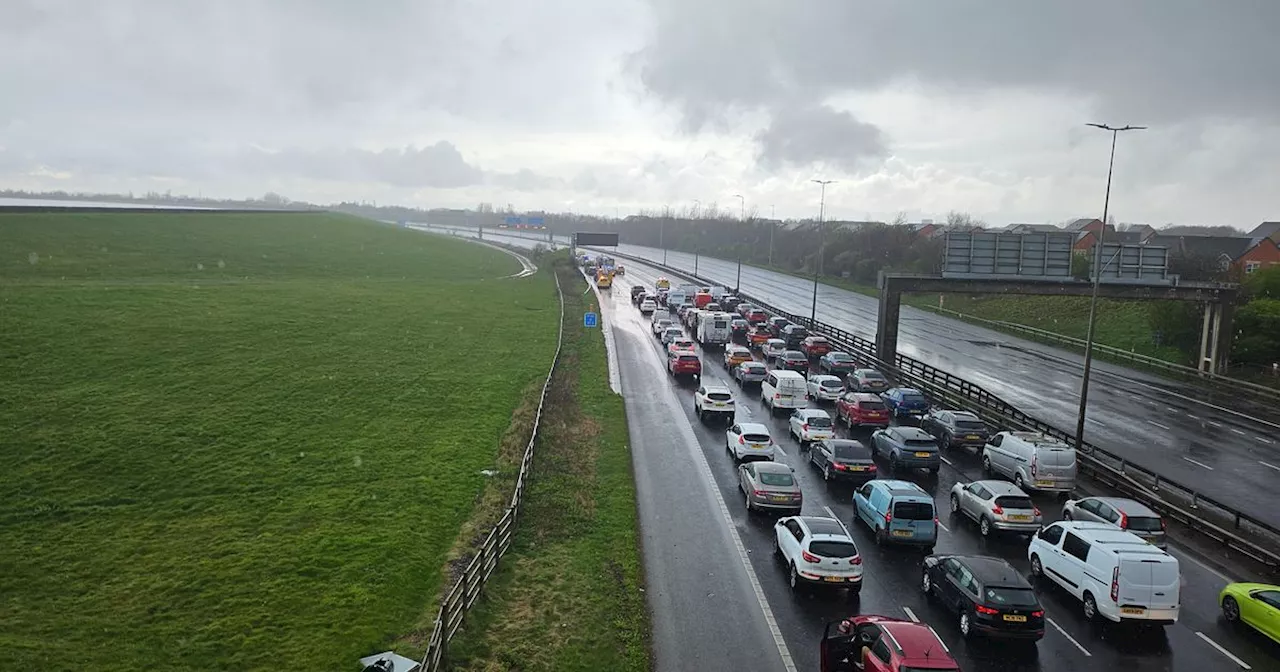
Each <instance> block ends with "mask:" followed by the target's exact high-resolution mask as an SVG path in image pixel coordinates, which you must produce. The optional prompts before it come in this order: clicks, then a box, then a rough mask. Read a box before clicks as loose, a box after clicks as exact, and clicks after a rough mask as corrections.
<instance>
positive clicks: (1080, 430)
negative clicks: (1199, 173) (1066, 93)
mask: <svg viewBox="0 0 1280 672" xmlns="http://www.w3.org/2000/svg"><path fill="white" fill-rule="evenodd" d="M1087 125H1088V126H1093V127H1094V128H1101V129H1102V130H1104V131H1111V158H1110V159H1109V160H1108V161H1107V191H1106V196H1105V197H1103V199H1102V226H1101V227H1099V228H1098V240H1097V242H1095V243H1094V255H1093V268H1092V269H1091V270H1092V271H1093V293H1092V295H1091V297H1090V298H1089V330H1088V333H1087V334H1086V335H1085V339H1084V374H1083V376H1082V377H1081V379H1080V410H1079V412H1078V414H1077V415H1076V450H1077V451H1079V450H1080V449H1081V448H1082V447H1083V445H1084V419H1085V411H1086V409H1087V407H1088V404H1089V372H1090V371H1091V370H1092V369H1093V332H1094V329H1095V327H1096V326H1097V315H1098V287H1099V286H1100V285H1101V284H1102V241H1103V238H1104V237H1105V236H1106V233H1107V217H1108V216H1109V214H1110V209H1111V174H1112V171H1113V170H1114V169H1115V165H1116V136H1118V135H1119V134H1120V131H1140V130H1142V129H1144V128H1146V126H1129V125H1126V126H1108V125H1106V124H1087Z"/></svg>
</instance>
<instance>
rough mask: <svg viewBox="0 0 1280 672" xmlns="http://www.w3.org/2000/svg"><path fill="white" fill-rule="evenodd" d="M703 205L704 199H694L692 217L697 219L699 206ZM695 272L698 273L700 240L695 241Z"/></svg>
mask: <svg viewBox="0 0 1280 672" xmlns="http://www.w3.org/2000/svg"><path fill="white" fill-rule="evenodd" d="M700 207H702V201H699V200H698V199H696V198H695V199H693V216H692V217H690V219H697V217H698V208H700ZM693 274H694V275H697V274H698V241H697V240H695V241H693Z"/></svg>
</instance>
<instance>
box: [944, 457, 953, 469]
mask: <svg viewBox="0 0 1280 672" xmlns="http://www.w3.org/2000/svg"><path fill="white" fill-rule="evenodd" d="M942 461H943V462H946V463H947V466H948V467H953V466H955V465H953V464H951V460H948V459H947V458H946V457H945V456H943V457H942Z"/></svg>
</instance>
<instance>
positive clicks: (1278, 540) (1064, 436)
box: [611, 253, 1280, 571]
mask: <svg viewBox="0 0 1280 672" xmlns="http://www.w3.org/2000/svg"><path fill="white" fill-rule="evenodd" d="M611 254H613V255H614V256H617V257H621V258H624V259H631V260H633V261H637V262H640V263H643V264H645V265H648V266H653V267H655V268H659V269H662V270H663V271H665V272H667V273H669V274H671V275H673V276H681V277H686V278H690V279H693V280H696V281H698V282H701V283H704V284H708V285H715V284H723V283H719V282H717V281H715V280H712V279H710V278H706V277H703V276H699V275H694V274H692V273H690V272H688V271H686V270H683V269H678V268H674V267H671V266H666V265H663V264H660V263H657V262H654V261H652V260H649V259H645V258H643V257H635V256H631V255H626V254H620V253H611ZM738 297H739V298H741V299H743V300H744V301H746V302H747V303H750V304H752V305H755V306H759V307H760V308H762V309H764V310H765V311H766V312H769V313H772V314H774V315H777V316H780V317H785V318H786V319H787V320H789V321H791V322H793V323H795V324H800V325H803V326H805V327H806V328H807V329H809V330H810V331H812V332H814V333H815V334H818V335H822V336H825V337H826V338H827V339H829V340H831V341H832V342H833V343H834V344H835V345H837V346H839V347H841V348H843V349H845V350H846V351H848V352H849V354H851V355H853V357H854V358H855V359H857V360H858V362H859V363H860V364H862V365H864V366H871V367H874V368H877V369H879V370H881V371H883V372H885V373H888V374H890V375H892V376H893V377H895V378H896V379H898V380H899V381H900V382H904V383H908V384H910V385H912V386H915V387H918V388H919V389H920V390H921V391H922V392H925V393H926V394H927V395H928V396H930V397H931V398H933V399H934V400H935V401H940V402H945V403H946V404H947V405H950V406H952V407H954V408H962V409H964V410H968V411H971V412H973V413H975V414H976V415H978V416H979V417H980V418H982V419H983V421H984V422H986V423H988V424H989V425H992V426H994V427H996V428H1003V429H1015V430H1024V431H1036V432H1043V433H1044V434H1046V435H1049V436H1053V437H1056V438H1058V439H1061V440H1063V441H1066V442H1067V443H1068V444H1070V445H1074V444H1075V436H1074V435H1073V434H1071V433H1069V432H1065V431H1063V430H1061V429H1058V428H1057V427H1055V426H1053V425H1051V424H1049V423H1047V422H1044V421H1042V420H1039V419H1037V418H1034V417H1032V416H1030V415H1027V414H1026V413H1023V412H1022V411H1019V410H1018V409H1017V408H1015V407H1014V406H1013V405H1012V404H1010V403H1009V402H1007V401H1005V400H1003V399H1001V398H1000V397H999V396H997V395H995V394H993V393H992V392H990V391H989V390H986V389H984V388H982V387H981V386H979V385H975V384H973V383H971V382H969V381H967V380H964V379H963V378H960V377H958V376H955V375H953V374H951V373H948V372H946V371H943V370H941V369H938V368H936V367H933V366H930V365H928V364H925V363H924V362H921V361H919V360H917V359H913V358H911V357H908V356H906V355H903V354H901V353H896V354H895V356H894V361H893V362H885V361H882V360H880V359H879V358H878V357H876V355H875V343H873V342H872V341H870V340H868V339H866V338H863V337H861V336H858V335H857V334H853V333H850V332H848V331H845V330H844V329H840V328H839V327H836V326H833V325H830V324H826V323H824V322H821V321H818V322H816V323H814V322H813V321H811V320H810V319H809V318H808V317H807V316H801V315H795V314H793V313H789V312H787V311H785V310H782V309H781V308H778V307H776V306H772V305H770V304H768V303H766V302H764V301H761V300H759V299H757V298H754V297H752V296H749V295H747V294H743V293H739V294H738ZM1081 453H1082V454H1081V455H1079V456H1078V459H1079V462H1080V465H1081V471H1082V472H1084V473H1085V474H1086V475H1088V476H1090V477H1092V478H1094V479H1095V480H1097V481H1098V482H1100V483H1103V484H1104V485H1107V486H1109V487H1112V488H1115V489H1116V490H1117V491H1119V492H1121V493H1123V494H1125V495H1127V496H1130V497H1133V498H1134V499H1137V500H1139V501H1142V502H1143V503H1144V504H1147V505H1148V506H1150V507H1152V508H1153V509H1155V510H1157V511H1160V512H1161V513H1163V514H1165V515H1168V516H1169V517H1171V518H1173V519H1174V520H1176V521H1178V522H1181V523H1183V524H1184V525H1186V527H1187V528H1188V529H1189V530H1192V531H1194V532H1196V533H1198V534H1201V535H1204V536H1206V537H1208V538H1210V539H1212V540H1214V541H1216V542H1218V543H1220V544H1222V545H1223V546H1224V547H1226V548H1229V549H1231V550H1233V551H1236V552H1238V553H1241V554H1242V555H1245V556H1247V557H1250V558H1252V559H1254V560H1255V561H1257V562H1260V563H1262V564H1264V565H1266V566H1267V567H1269V568H1270V569H1272V570H1273V571H1274V570H1276V569H1278V568H1280V553H1278V552H1277V551H1275V550H1272V549H1273V548H1280V529H1278V528H1276V527H1273V526H1271V525H1269V524H1267V523H1264V522H1263V521H1261V520H1258V519H1257V518H1254V517H1253V516H1250V515H1249V514H1246V513H1244V512H1241V511H1239V510H1237V509H1235V508H1233V507H1231V506H1228V505H1226V504H1223V503H1222V502H1219V501H1217V500H1216V499H1213V498H1212V497H1209V496H1207V495H1205V494H1203V493H1201V492H1199V491H1198V490H1197V489H1195V488H1193V487H1189V486H1186V485H1183V484H1181V483H1178V482H1177V481H1173V480H1170V479H1169V478H1166V477H1164V476H1162V475H1160V474H1159V473H1158V472H1156V471H1154V470H1152V469H1149V468H1147V467H1143V466H1141V465H1139V464H1137V463H1135V462H1133V461H1130V460H1127V459H1126V458H1123V457H1121V456H1119V455H1116V454H1114V453H1111V452H1109V451H1107V450H1105V449H1103V448H1100V447H1098V446H1096V445H1094V444H1091V443H1089V442H1082V444H1081ZM1171 497H1178V498H1180V499H1181V500H1182V501H1181V502H1175V501H1171ZM1246 535H1247V536H1253V537H1257V536H1261V537H1266V538H1267V539H1268V540H1269V541H1270V542H1271V544H1269V546H1263V545H1262V544H1259V543H1257V542H1255V541H1253V540H1252V539H1250V538H1246Z"/></svg>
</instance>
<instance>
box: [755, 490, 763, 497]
mask: <svg viewBox="0 0 1280 672" xmlns="http://www.w3.org/2000/svg"><path fill="white" fill-rule="evenodd" d="M751 494H753V495H755V496H756V497H764V496H765V494H766V493H765V491H764V490H752V491H751Z"/></svg>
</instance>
